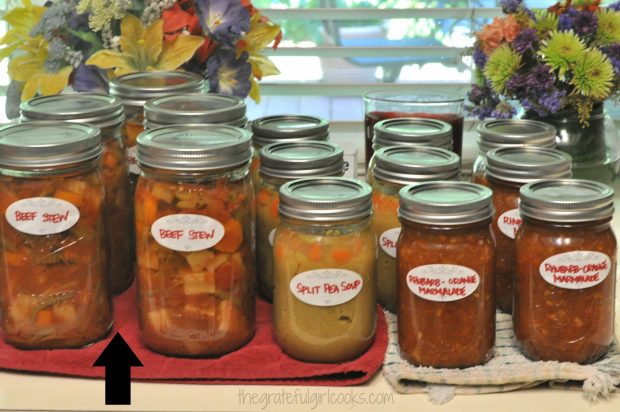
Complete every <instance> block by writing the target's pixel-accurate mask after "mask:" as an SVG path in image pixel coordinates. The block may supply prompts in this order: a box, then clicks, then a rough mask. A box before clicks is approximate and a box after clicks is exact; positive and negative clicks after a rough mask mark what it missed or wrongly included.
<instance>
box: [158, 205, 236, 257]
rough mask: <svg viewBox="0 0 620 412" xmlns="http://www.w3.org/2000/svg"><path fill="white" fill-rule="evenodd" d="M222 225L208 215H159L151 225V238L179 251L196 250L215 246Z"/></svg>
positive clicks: (222, 230) (221, 231) (220, 234)
mask: <svg viewBox="0 0 620 412" xmlns="http://www.w3.org/2000/svg"><path fill="white" fill-rule="evenodd" d="M224 232H225V230H224V225H222V224H221V223H220V222H218V221H217V220H215V219H212V218H210V217H208V216H203V215H195V214H177V215H168V216H164V217H161V218H159V219H157V220H156V221H155V223H153V225H152V226H151V235H153V239H155V241H156V242H157V243H159V244H160V245H162V246H163V247H166V248H168V249H172V250H176V251H179V252H197V251H199V250H205V249H208V248H210V247H213V246H215V245H216V244H217V243H218V242H219V241H220V240H222V238H223V237H224Z"/></svg>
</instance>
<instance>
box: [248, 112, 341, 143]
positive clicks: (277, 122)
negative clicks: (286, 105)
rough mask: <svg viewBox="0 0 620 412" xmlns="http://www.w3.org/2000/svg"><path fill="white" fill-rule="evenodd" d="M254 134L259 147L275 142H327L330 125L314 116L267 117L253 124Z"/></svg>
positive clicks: (253, 137)
mask: <svg viewBox="0 0 620 412" xmlns="http://www.w3.org/2000/svg"><path fill="white" fill-rule="evenodd" d="M252 133H253V136H252V141H253V142H254V144H255V145H256V146H257V147H263V146H266V145H268V144H269V143H275V142H294V141H298V140H319V141H325V140H327V139H328V138H329V123H328V122H327V120H324V119H321V118H319V117H314V116H305V115H278V116H266V117H261V118H259V119H256V120H254V121H253V122H252Z"/></svg>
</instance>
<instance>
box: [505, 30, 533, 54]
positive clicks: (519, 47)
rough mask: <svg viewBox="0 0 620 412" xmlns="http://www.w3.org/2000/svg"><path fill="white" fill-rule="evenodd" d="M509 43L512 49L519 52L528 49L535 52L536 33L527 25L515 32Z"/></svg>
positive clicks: (521, 52)
mask: <svg viewBox="0 0 620 412" xmlns="http://www.w3.org/2000/svg"><path fill="white" fill-rule="evenodd" d="M511 45H512V48H513V50H514V51H516V52H517V53H519V54H523V53H525V52H526V51H528V50H530V51H532V52H535V51H536V47H537V45H538V34H537V33H536V30H535V29H532V28H530V27H527V28H525V29H523V30H521V31H520V32H519V34H517V37H515V39H514V40H513V41H512V43H511Z"/></svg>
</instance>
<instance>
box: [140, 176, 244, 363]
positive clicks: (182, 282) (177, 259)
mask: <svg viewBox="0 0 620 412" xmlns="http://www.w3.org/2000/svg"><path fill="white" fill-rule="evenodd" d="M246 170H247V169H246ZM147 175H149V174H148V173H147ZM149 176H150V175H149ZM253 202H254V200H253V189H252V186H251V184H250V182H249V178H247V175H246V177H245V178H243V179H237V180H233V179H230V178H228V177H219V178H216V179H214V180H208V181H205V182H203V183H182V182H178V181H174V180H172V179H159V178H155V177H148V176H147V177H145V176H141V177H140V178H139V180H138V186H137V189H136V202H135V210H136V236H137V238H136V243H137V245H136V246H137V260H138V280H139V281H138V285H139V287H138V307H139V309H140V310H139V312H140V327H141V330H142V334H143V339H144V342H145V343H146V344H147V345H148V346H149V347H150V348H152V349H154V350H156V351H158V352H162V353H165V354H169V355H177V356H217V355H221V354H224V353H228V352H231V351H233V350H235V349H238V348H239V347H241V346H243V345H244V344H245V343H247V342H248V341H249V340H250V339H251V338H252V336H253V335H254V328H255V326H254V325H255V297H254V296H255V274H254V271H255V268H254V222H253V219H254V218H253V216H254V212H253V207H254V206H253ZM179 214H183V215H200V216H206V217H209V218H211V219H215V220H216V221H218V222H219V223H221V225H222V226H223V237H222V239H221V240H220V241H219V242H217V243H216V244H215V245H213V246H211V247H208V248H206V249H203V250H198V251H190V252H183V251H177V250H173V249H171V248H168V247H165V246H163V245H162V244H160V243H159V242H160V241H161V240H162V239H163V238H174V237H175V236H176V235H178V233H176V232H175V231H169V232H170V233H167V232H166V230H165V229H162V228H161V226H159V229H157V227H158V226H157V225H155V226H154V224H155V222H156V221H157V220H158V219H160V218H162V217H165V216H169V215H179ZM162 230H163V232H162ZM173 232H175V233H173ZM154 234H155V235H157V236H158V239H159V241H156V240H155V238H154ZM190 235H191V236H192V238H194V239H203V240H204V239H208V238H209V237H210V236H211V233H199V231H194V233H193V234H190Z"/></svg>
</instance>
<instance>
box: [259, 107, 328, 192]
mask: <svg viewBox="0 0 620 412" xmlns="http://www.w3.org/2000/svg"><path fill="white" fill-rule="evenodd" d="M303 140H313V141H322V142H325V141H328V140H329V122H328V121H327V120H324V119H321V118H319V117H315V116H305V115H296V114H293V115H277V116H266V117H261V118H258V119H256V120H254V121H252V146H253V147H254V155H253V156H252V165H251V166H250V175H251V176H252V183H253V184H254V187H258V185H259V183H260V174H259V170H260V155H259V151H260V149H261V148H262V147H264V146H266V145H268V144H270V143H277V142H280V143H284V142H298V141H303Z"/></svg>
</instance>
